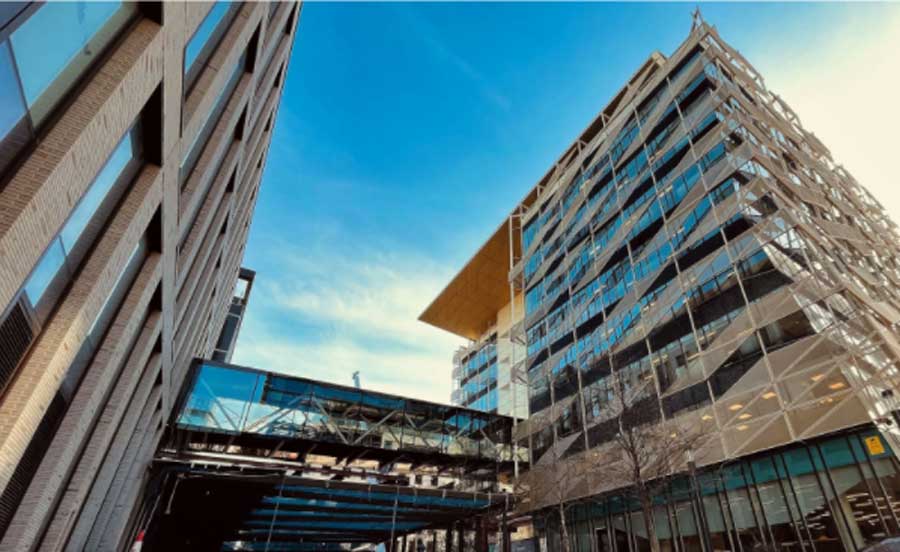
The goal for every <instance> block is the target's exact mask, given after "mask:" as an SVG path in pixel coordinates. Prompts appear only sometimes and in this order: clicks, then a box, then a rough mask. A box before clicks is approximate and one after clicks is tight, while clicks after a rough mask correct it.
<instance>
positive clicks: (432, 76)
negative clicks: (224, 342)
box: [234, 2, 900, 402]
mask: <svg viewBox="0 0 900 552" xmlns="http://www.w3.org/2000/svg"><path fill="white" fill-rule="evenodd" d="M694 7H695V4H693V3H691V4H687V3H664V4H631V3H630V4H612V3H596V4H569V3H566V4H562V3H553V4H540V3H525V4H515V3H500V4H474V3H463V4H421V3H416V4H400V3H398V4H374V3H353V4H332V3H313V2H309V3H307V4H305V5H304V7H303V13H302V16H301V21H300V27H299V31H298V36H297V41H296V44H295V46H294V52H293V59H292V60H291V64H290V68H289V71H288V79H287V83H286V87H285V93H284V97H283V98H282V106H281V109H280V111H279V116H278V121H277V123H276V129H275V135H274V138H273V141H272V145H271V149H270V153H269V159H268V162H267V166H266V172H265V176H264V179H263V184H262V190H261V193H260V198H259V203H258V205H257V209H256V215H255V217H254V221H253V226H252V229H251V234H250V241H249V244H248V247H247V253H246V257H245V261H244V265H245V266H247V267H250V268H252V269H254V270H256V271H257V282H256V286H255V288H254V292H253V293H254V295H253V297H251V301H250V307H249V312H248V315H247V319H246V320H245V323H244V327H243V329H242V334H241V337H240V339H239V344H238V349H237V354H236V355H235V359H234V361H235V362H237V363H240V364H247V365H253V366H257V367H259V368H266V369H271V370H276V371H283V372H289V373H294V374H297V375H303V376H308V377H314V378H320V379H325V380H329V381H336V382H340V383H348V384H349V383H350V382H351V374H352V372H353V371H355V370H360V371H361V373H362V381H363V385H365V386H368V387H373V388H377V389H382V390H387V391H393V392H398V393H403V394H408V395H413V396H417V397H421V398H427V399H432V400H439V401H444V402H446V401H447V399H448V398H449V392H450V369H451V357H452V353H453V350H454V349H455V348H456V347H458V346H459V345H461V344H462V343H463V340H462V339H460V338H457V337H455V336H451V335H449V334H447V333H445V332H442V331H440V330H436V329H433V328H431V327H429V326H426V325H424V324H422V323H420V322H418V321H417V320H416V317H417V316H418V314H419V313H420V312H421V311H422V310H423V309H424V308H425V306H427V304H428V303H429V302H430V300H431V299H432V298H433V297H434V296H435V295H436V294H437V293H438V292H439V291H440V290H441V289H442V288H443V286H444V285H445V284H446V283H447V282H448V281H449V280H450V278H452V276H453V275H454V274H455V273H456V272H457V271H458V270H459V268H460V267H461V266H462V265H463V264H464V263H465V262H466V260H468V258H469V257H471V255H472V254H473V253H474V252H475V251H476V249H477V248H478V247H479V246H480V245H481V243H482V242H483V241H484V240H485V239H486V238H487V237H488V236H489V235H490V234H491V232H492V231H493V230H494V229H495V228H496V227H497V225H498V224H499V223H500V222H501V220H503V219H504V217H505V216H506V215H507V214H508V213H509V211H510V210H511V208H512V207H513V205H514V204H515V203H516V202H517V201H518V200H519V199H520V198H521V197H522V196H523V195H524V194H525V193H526V192H527V191H528V190H529V189H530V188H531V187H532V186H533V185H534V183H535V182H536V181H537V180H538V179H539V178H540V177H541V176H542V175H543V174H544V173H545V172H546V170H547V168H548V167H549V166H550V165H551V164H552V163H553V162H554V161H555V160H556V158H557V157H558V156H559V154H560V153H561V152H562V151H563V150H564V149H565V148H566V147H567V146H568V145H569V144H570V143H571V142H572V140H573V139H574V138H575V137H576V136H577V135H578V133H580V131H581V130H582V129H583V128H584V127H585V126H586V125H587V124H588V123H589V122H590V121H591V120H592V119H593V117H594V116H595V115H596V114H597V112H598V111H599V110H600V109H601V108H602V107H603V106H604V105H605V104H606V102H607V101H608V100H609V98H610V97H611V96H612V95H613V94H614V93H615V92H616V91H618V90H619V88H621V86H622V85H623V84H624V82H625V81H626V80H627V78H628V77H629V76H630V75H631V74H632V73H633V72H634V71H635V69H636V68H637V67H638V66H639V64H641V63H642V62H643V61H644V60H645V59H646V58H647V56H648V55H649V54H650V53H651V52H652V51H653V50H659V51H660V52H662V53H663V54H669V53H671V52H672V51H673V50H674V49H675V48H676V47H677V46H678V44H679V43H680V42H681V41H682V40H683V39H684V38H685V37H686V36H687V33H688V31H689V29H690V22H691V18H690V14H691V12H692V11H693V9H694ZM701 9H702V11H703V15H704V17H705V18H706V20H707V21H708V22H710V23H711V24H713V25H715V26H716V27H717V28H718V29H719V32H720V34H721V35H722V36H723V38H725V40H727V41H728V42H730V43H731V44H732V45H734V46H735V47H736V48H737V49H738V50H740V51H741V52H742V53H743V54H744V55H745V56H746V57H747V58H748V59H749V60H750V62H751V63H753V64H754V65H755V66H756V67H757V69H759V70H760V72H761V73H762V74H763V75H764V76H765V77H766V81H767V83H768V85H769V86H770V88H772V89H773V90H775V91H776V92H779V93H781V94H782V96H783V97H784V98H785V99H786V100H787V101H788V103H790V104H791V105H792V107H793V108H794V109H795V111H796V112H797V113H798V114H799V115H800V117H801V119H802V120H803V121H804V124H805V125H806V126H807V128H810V129H811V130H813V131H814V132H816V134H818V135H819V136H820V137H821V138H822V139H823V141H824V142H825V143H826V144H827V145H828V146H829V147H831V149H832V152H833V154H834V155H835V157H836V158H837V159H838V160H841V161H845V162H846V164H847V166H848V168H849V170H850V171H851V172H853V173H854V174H856V176H857V177H858V178H859V180H860V181H861V182H862V183H863V184H864V185H866V186H868V187H869V188H870V189H872V190H873V191H874V192H875V194H876V196H877V197H879V198H881V199H882V200H884V202H885V203H886V205H887V206H888V209H889V211H891V212H892V213H895V218H896V214H898V213H900V194H898V192H897V191H896V190H895V189H894V188H895V187H896V186H895V185H894V183H893V182H892V181H889V174H890V173H889V172H888V170H889V165H888V163H890V160H891V159H892V154H893V156H894V157H895V156H896V154H895V153H894V152H893V147H894V146H892V145H889V144H896V140H895V139H892V140H890V141H889V140H880V139H879V137H880V136H882V135H881V134H879V132H881V133H885V134H883V136H884V137H885V138H887V137H889V134H886V131H884V130H883V128H884V127H885V125H883V124H882V123H884V122H893V123H896V124H894V125H893V127H894V128H898V127H900V116H898V113H897V109H896V108H895V107H892V106H890V103H889V102H888V100H890V99H891V97H892V94H894V93H896V90H897V89H898V86H897V85H898V76H897V75H900V66H898V64H900V62H898V61H897V56H896V52H897V49H898V46H900V38H898V37H900V6H898V5H888V4H867V5H858V4H857V5H850V4H774V3H765V4H750V3H741V4H701ZM873 87H874V88H875V89H876V91H875V92H873ZM890 90H893V92H890ZM879 129H881V130H879Z"/></svg>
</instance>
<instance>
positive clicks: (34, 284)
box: [25, 238, 66, 308]
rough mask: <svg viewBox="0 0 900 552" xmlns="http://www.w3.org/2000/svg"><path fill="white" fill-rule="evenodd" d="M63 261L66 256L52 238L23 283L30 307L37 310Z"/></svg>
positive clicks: (60, 245) (57, 241)
mask: <svg viewBox="0 0 900 552" xmlns="http://www.w3.org/2000/svg"><path fill="white" fill-rule="evenodd" d="M65 261H66V254H65V253H64V252H63V248H62V244H60V242H59V239H57V238H53V241H52V242H51V243H50V247H48V248H47V251H46V252H44V256H43V257H41V260H40V261H38V263H37V265H36V266H35V267H34V271H33V272H32V273H31V276H29V278H28V281H26V282H25V294H26V295H28V300H29V301H31V306H32V307H34V308H37V306H38V303H39V302H40V301H41V298H42V297H43V296H44V292H45V291H47V288H49V287H50V284H51V283H52V282H53V279H54V278H55V277H56V275H57V274H58V273H59V270H60V269H61V268H62V266H63V264H65Z"/></svg>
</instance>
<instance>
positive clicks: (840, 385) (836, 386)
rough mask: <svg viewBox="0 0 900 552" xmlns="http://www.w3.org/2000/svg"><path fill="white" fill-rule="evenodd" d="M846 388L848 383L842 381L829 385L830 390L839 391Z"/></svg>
mask: <svg viewBox="0 0 900 552" xmlns="http://www.w3.org/2000/svg"><path fill="white" fill-rule="evenodd" d="M846 386H847V384H846V383H844V382H842V381H836V382H834V383H832V384H831V385H829V386H828V388H829V389H833V390H835V391H837V390H838V389H843V388H844V387H846Z"/></svg>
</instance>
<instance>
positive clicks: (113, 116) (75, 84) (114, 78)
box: [0, 2, 300, 551]
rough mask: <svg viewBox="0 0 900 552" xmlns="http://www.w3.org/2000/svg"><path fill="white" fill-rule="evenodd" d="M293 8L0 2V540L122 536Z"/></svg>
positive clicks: (238, 249) (285, 54)
mask: <svg viewBox="0 0 900 552" xmlns="http://www.w3.org/2000/svg"><path fill="white" fill-rule="evenodd" d="M299 15H300V5H299V4H297V3H240V2H237V3H229V2H218V3H176V2H171V3H165V4H163V3H156V2H124V3H120V2H110V3H89V2H77V3H48V4H38V3H15V4H4V5H2V7H0V28H2V30H0V90H2V92H3V94H2V96H3V115H4V116H3V117H2V118H0V133H2V137H0V178H2V181H0V393H2V395H0V451H2V452H0V459H2V461H0V493H2V494H0V550H15V551H21V550H31V549H37V548H40V549H54V550H57V549H58V550H62V549H66V550H81V549H90V550H111V549H121V548H123V547H124V548H127V547H128V546H129V544H128V543H129V542H130V540H131V538H132V534H133V532H134V527H135V526H136V525H137V521H136V520H138V518H139V517H140V516H141V515H143V513H142V510H141V508H136V507H135V505H136V504H139V503H140V500H139V499H140V496H139V495H140V493H141V492H142V488H143V486H144V483H145V481H144V479H145V474H146V467H147V463H148V462H149V460H150V459H151V458H152V454H153V452H154V450H155V449H156V446H157V443H158V440H159V438H160V435H161V431H162V427H163V424H164V420H165V419H166V418H167V416H168V415H169V412H170V411H171V409H172V406H173V405H172V403H173V400H174V399H173V398H174V396H175V394H176V393H177V392H178V390H179V389H180V387H181V383H182V380H183V378H184V375H185V371H186V370H187V367H188V365H189V361H190V359H192V358H194V357H196V356H201V357H209V356H211V355H212V353H213V351H214V349H215V346H216V342H217V340H218V338H219V334H220V329H221V327H222V324H223V322H224V320H225V317H226V315H227V312H228V309H229V306H230V305H231V303H232V291H233V289H234V287H235V282H236V279H237V278H238V273H239V269H240V263H241V258H242V255H243V252H244V244H245V242H246V238H247V232H248V229H249V225H250V220H251V216H252V213H253V208H254V205H255V201H256V198H257V191H258V188H259V185H260V178H261V175H262V172H263V167H264V164H265V160H266V155H267V152H268V146H269V142H270V139H271V135H272V129H273V124H274V122H275V119H276V115H277V110H278V105H279V100H280V98H281V93H282V88H283V84H284V81H285V72H286V70H287V65H288V60H289V57H290V53H291V48H292V45H293V40H294V36H295V32H296V28H297V23H298V20H299Z"/></svg>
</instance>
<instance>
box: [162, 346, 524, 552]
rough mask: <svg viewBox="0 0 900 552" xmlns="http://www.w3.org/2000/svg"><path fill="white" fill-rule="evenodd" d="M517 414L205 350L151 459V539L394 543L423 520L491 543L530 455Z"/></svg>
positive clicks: (446, 533) (440, 530)
mask: <svg viewBox="0 0 900 552" xmlns="http://www.w3.org/2000/svg"><path fill="white" fill-rule="evenodd" d="M512 426H513V420H512V419H511V418H509V417H506V416H499V415H495V414H487V413H484V412H479V411H474V410H469V409H466V408H461V407H456V406H450V405H443V404H436V403H431V402H427V401H420V400H416V399H410V398H406V397H400V396H397V395H391V394H386V393H379V392H374V391H368V390H363V389H358V388H354V387H347V386H342V385H335V384H330V383H324V382H320V381H315V380H310V379H306V378H299V377H291V376H284V375H280V374H275V373H271V372H265V371H260V370H255V369H250V368H244V367H239V366H233V365H228V364H222V363H219V362H213V361H207V360H197V361H195V362H194V363H193V364H192V366H191V372H190V375H189V377H188V379H187V380H186V384H185V388H184V389H183V390H182V393H181V395H180V398H179V401H178V403H177V404H176V407H175V409H174V415H173V417H172V420H171V422H170V424H169V426H168V428H167V434H166V437H165V438H164V441H163V442H164V444H163V445H162V447H161V448H160V450H159V451H158V453H157V456H156V460H155V462H154V469H153V477H152V478H151V482H150V484H149V485H150V486H149V490H150V492H148V493H147V494H148V500H151V501H153V500H154V499H155V503H153V504H148V505H147V508H146V510H147V512H148V514H147V522H146V523H145V526H146V528H147V529H146V536H145V545H144V546H145V549H160V550H174V549H183V548H190V549H192V550H269V551H275V550H331V549H334V550H348V549H351V548H352V547H356V546H358V545H361V544H365V543H372V544H376V543H385V544H386V545H387V547H388V549H392V548H395V547H396V545H397V544H399V543H405V542H406V539H405V538H403V537H404V535H407V534H410V533H418V534H422V533H423V532H424V533H428V534H431V535H433V536H434V537H435V538H434V541H437V540H438V539H439V540H440V541H441V543H442V545H441V548H443V549H445V550H449V549H451V548H455V549H457V550H462V547H463V546H465V547H466V548H467V549H473V548H474V549H485V550H486V549H487V547H488V539H489V536H488V535H489V534H495V533H496V532H497V531H500V533H501V534H502V533H503V529H504V527H503V525H504V521H505V512H506V511H507V510H508V509H511V508H512V505H513V504H512V501H513V497H512V495H511V494H510V492H509V491H510V490H511V486H509V485H505V484H504V482H511V481H512V475H513V470H514V466H515V464H516V461H517V454H518V456H519V458H518V460H520V461H521V460H523V459H524V458H525V455H524V451H515V450H514V448H513V445H512V440H511V436H512ZM429 532H430V533H429ZM490 538H494V539H496V537H490ZM464 539H465V541H466V542H468V543H469V544H468V545H466V544H464V542H463V541H464ZM448 546H450V547H451V548H448Z"/></svg>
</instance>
